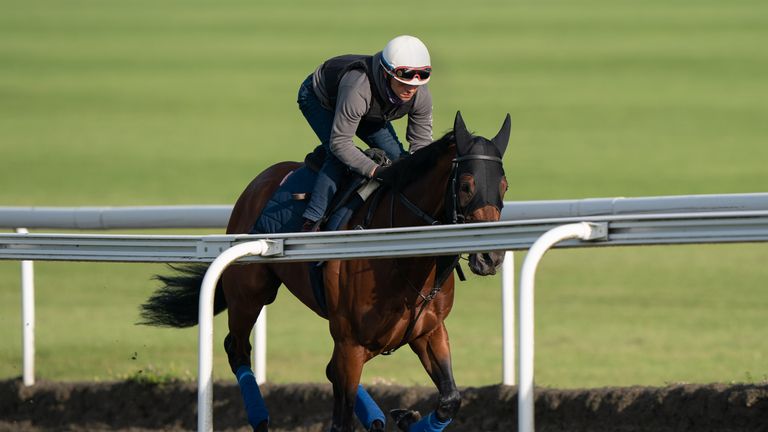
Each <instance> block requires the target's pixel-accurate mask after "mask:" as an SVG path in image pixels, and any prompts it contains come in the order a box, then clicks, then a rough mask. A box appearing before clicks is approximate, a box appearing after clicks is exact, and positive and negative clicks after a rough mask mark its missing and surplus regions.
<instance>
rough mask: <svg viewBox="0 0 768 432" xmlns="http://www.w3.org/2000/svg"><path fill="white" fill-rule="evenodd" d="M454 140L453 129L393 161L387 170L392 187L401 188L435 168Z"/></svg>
mask: <svg viewBox="0 0 768 432" xmlns="http://www.w3.org/2000/svg"><path fill="white" fill-rule="evenodd" d="M454 142H455V138H454V134H453V130H451V131H449V132H448V133H446V134H445V135H443V137H442V138H440V139H438V140H437V141H434V142H432V143H431V144H429V145H427V146H425V147H422V148H420V149H418V150H416V151H415V152H413V154H411V155H408V156H406V157H404V158H402V159H398V160H396V161H395V162H393V163H392V166H391V167H390V168H389V171H390V172H387V177H389V178H391V179H392V187H394V188H395V189H401V188H403V187H405V186H407V185H409V184H411V183H413V182H414V181H416V180H417V179H419V178H422V177H424V174H425V173H426V172H428V171H429V170H431V169H432V168H434V166H435V165H436V164H437V161H438V160H439V159H440V157H441V156H443V155H444V154H445V153H446V152H447V151H448V149H449V148H450V146H451V144H453V143H454Z"/></svg>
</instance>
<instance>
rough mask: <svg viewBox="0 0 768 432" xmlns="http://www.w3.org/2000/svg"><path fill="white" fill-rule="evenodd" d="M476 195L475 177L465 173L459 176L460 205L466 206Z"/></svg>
mask: <svg viewBox="0 0 768 432" xmlns="http://www.w3.org/2000/svg"><path fill="white" fill-rule="evenodd" d="M474 195H475V178H474V177H472V176H471V175H469V174H463V175H462V176H461V177H460V178H459V205H460V206H461V207H466V206H467V204H469V202H470V201H472V197H473V196H474Z"/></svg>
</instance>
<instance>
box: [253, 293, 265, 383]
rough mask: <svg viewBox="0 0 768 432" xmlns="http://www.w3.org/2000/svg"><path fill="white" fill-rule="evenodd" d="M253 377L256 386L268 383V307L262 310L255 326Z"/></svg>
mask: <svg viewBox="0 0 768 432" xmlns="http://www.w3.org/2000/svg"><path fill="white" fill-rule="evenodd" d="M253 375H254V376H255V377H256V384H264V383H265V382H266V381H267V307H266V306H264V307H262V308H261V313H260V314H259V318H258V319H256V324H255V325H254V326H253Z"/></svg>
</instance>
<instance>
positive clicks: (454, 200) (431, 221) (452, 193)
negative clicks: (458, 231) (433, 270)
mask: <svg viewBox="0 0 768 432" xmlns="http://www.w3.org/2000/svg"><path fill="white" fill-rule="evenodd" d="M468 160H482V161H488V162H498V163H503V161H502V160H501V158H500V157H496V156H486V155H465V156H460V157H457V158H454V159H453V160H452V161H451V177H450V179H449V183H450V185H451V186H450V187H449V188H448V190H447V191H446V195H447V196H446V202H448V203H450V206H448V205H446V218H447V219H448V220H449V221H450V222H449V223H451V224H458V223H464V221H465V220H466V215H464V214H463V213H462V214H459V212H458V207H459V198H458V195H457V194H456V182H457V179H458V172H459V163H460V162H464V161H468ZM394 195H397V197H398V198H399V199H400V202H401V203H403V205H404V206H405V207H406V208H407V209H408V210H410V211H411V213H413V214H415V215H416V216H418V217H419V218H421V220H423V221H424V222H426V223H427V224H428V225H439V224H440V221H439V220H438V219H435V218H434V217H432V216H431V215H429V214H428V213H427V212H425V211H424V210H422V209H421V208H420V207H419V206H417V205H416V204H414V203H413V202H411V200H409V199H408V198H407V197H406V196H405V195H404V194H403V193H402V192H400V191H393V196H392V203H391V207H390V209H391V212H392V213H391V214H390V225H394V207H395V206H394V204H395V203H394ZM376 202H378V200H377V201H376ZM459 258H460V256H459V255H455V256H447V257H438V258H437V263H436V264H437V277H435V284H434V285H433V287H432V289H431V290H429V293H428V294H427V295H426V296H425V295H424V294H422V293H421V290H419V289H417V288H416V287H414V286H413V284H411V282H410V281H409V280H408V279H406V282H408V284H409V285H411V288H413V290H414V291H416V293H417V294H418V295H419V297H421V299H422V301H421V304H420V305H419V311H418V313H415V316H414V312H413V311H415V308H414V309H412V312H411V319H410V320H409V321H408V327H407V328H406V329H405V333H404V334H403V338H402V340H401V341H400V342H399V343H398V344H397V345H396V346H395V347H394V348H392V349H390V350H387V351H383V352H382V353H381V354H382V355H390V354H392V353H393V352H395V351H397V350H398V349H399V348H400V347H401V346H403V345H405V344H406V343H408V339H410V337H411V334H412V333H413V329H414V327H416V322H418V320H419V318H420V317H421V314H422V313H423V312H424V309H426V307H427V305H428V304H429V303H430V302H431V301H432V300H434V298H435V297H437V295H438V294H439V293H440V290H441V289H442V287H443V283H445V281H446V280H447V279H448V276H450V274H451V273H452V272H453V269H456V271H457V272H458V274H459V279H460V280H462V281H464V280H465V279H466V278H465V277H464V272H463V271H462V270H461V266H459ZM445 259H449V260H450V262H447V264H448V265H447V266H446V267H443V268H442V269H441V268H440V267H441V264H442V263H443V262H445V261H443V260H445ZM395 266H396V267H397V262H395ZM399 270H400V269H399V268H398V271H399Z"/></svg>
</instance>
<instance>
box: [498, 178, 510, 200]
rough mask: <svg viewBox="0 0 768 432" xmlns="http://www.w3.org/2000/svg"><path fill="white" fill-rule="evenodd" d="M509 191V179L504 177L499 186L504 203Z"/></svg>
mask: <svg viewBox="0 0 768 432" xmlns="http://www.w3.org/2000/svg"><path fill="white" fill-rule="evenodd" d="M507 189H509V185H508V184H507V177H506V176H503V177H502V178H501V183H500V184H499V192H501V200H502V201H504V194H505V193H507Z"/></svg>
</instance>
